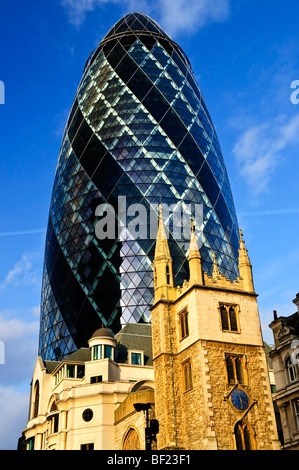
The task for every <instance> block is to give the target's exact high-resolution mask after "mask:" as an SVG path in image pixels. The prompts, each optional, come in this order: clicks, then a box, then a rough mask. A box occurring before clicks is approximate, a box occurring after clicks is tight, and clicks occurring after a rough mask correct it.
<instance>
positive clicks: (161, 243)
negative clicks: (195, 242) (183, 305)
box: [153, 205, 175, 300]
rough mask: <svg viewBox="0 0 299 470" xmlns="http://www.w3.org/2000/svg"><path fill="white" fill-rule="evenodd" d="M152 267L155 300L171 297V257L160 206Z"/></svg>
mask: <svg viewBox="0 0 299 470" xmlns="http://www.w3.org/2000/svg"><path fill="white" fill-rule="evenodd" d="M153 268H154V288H155V300H159V299H162V298H164V299H168V300H169V299H170V298H172V297H173V295H174V294H173V292H172V290H173V291H175V289H174V280H173V267H172V258H171V255H170V250H169V245H168V240H167V236H166V229H165V226H164V221H163V214H162V206H161V205H160V207H159V226H158V234H157V240H156V248H155V257H154V261H153Z"/></svg>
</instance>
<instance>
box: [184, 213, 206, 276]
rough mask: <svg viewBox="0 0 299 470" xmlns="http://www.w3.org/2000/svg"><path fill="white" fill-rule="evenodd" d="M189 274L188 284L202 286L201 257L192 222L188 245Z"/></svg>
mask: <svg viewBox="0 0 299 470" xmlns="http://www.w3.org/2000/svg"><path fill="white" fill-rule="evenodd" d="M188 261H189V272H190V284H199V285H203V275H202V263H201V255H200V251H199V249H198V244H197V240H196V236H195V227H194V222H193V220H192V221H191V237H190V245H189V257H188Z"/></svg>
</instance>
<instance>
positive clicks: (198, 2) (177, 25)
mask: <svg viewBox="0 0 299 470" xmlns="http://www.w3.org/2000/svg"><path fill="white" fill-rule="evenodd" d="M157 9H158V11H159V13H158V16H159V21H160V23H161V26H163V28H164V29H165V30H166V31H167V32H168V33H169V34H170V35H172V34H177V33H180V32H185V33H193V32H194V31H196V30H199V29H201V28H202V27H204V26H205V25H207V24H209V23H212V22H221V21H224V20H226V19H227V18H228V17H229V14H230V8H229V0H189V1H188V2H186V1H185V0H159V1H158V2H157Z"/></svg>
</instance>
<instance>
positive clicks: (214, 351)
mask: <svg viewBox="0 0 299 470" xmlns="http://www.w3.org/2000/svg"><path fill="white" fill-rule="evenodd" d="M239 254H240V256H239V270H240V277H239V278H238V279H237V280H236V281H235V282H233V283H232V282H231V281H230V280H228V279H226V278H225V276H223V275H222V274H221V273H220V271H219V269H218V266H217V260H216V258H215V259H214V270H213V275H212V276H208V275H207V273H205V272H202V266H201V256H200V252H199V250H198V246H197V242H196V237H195V231H194V227H193V229H192V233H191V241H190V247H189V267H190V278H189V279H187V280H186V281H185V282H184V284H183V285H182V286H181V287H179V286H175V285H174V276H173V267H172V259H171V253H170V252H169V247H168V242H167V237H166V233H165V228H164V223H163V220H162V217H161V216H160V221H159V231H158V236H157V242H156V251H155V259H154V262H153V268H154V284H155V301H154V304H153V306H152V324H151V325H142V324H128V325H126V326H125V327H124V328H123V329H122V330H121V331H120V332H119V334H117V335H116V336H115V337H114V336H113V335H112V334H111V333H110V332H109V331H108V330H107V329H105V328H100V329H99V330H97V331H96V332H95V334H94V335H93V337H92V338H91V339H90V341H89V347H88V348H82V349H80V350H78V351H77V352H75V353H73V354H71V355H70V356H69V357H68V358H67V359H66V360H63V361H61V362H47V361H42V360H41V359H40V358H38V360H37V363H36V367H35V371H34V374H33V380H32V392H31V404H30V417H29V421H28V424H27V427H26V429H25V430H24V432H23V434H24V437H25V439H26V442H27V448H34V449H68V450H80V449H84V450H91V449H95V450H101V449H103V450H104V449H109V450H113V449H114V450H121V449H127V450H129V449H145V448H146V445H147V446H148V445H149V444H148V443H149V439H150V440H151V444H150V445H151V448H152V449H158V450H162V449H185V450H210V449H211V450H237V449H248V450H249V449H252V450H255V449H257V450H272V449H279V446H280V443H279V441H278V437H277V430H276V422H275V416H274V410H273V402H272V395H271V387H270V381H269V374H268V366H267V361H266V355H265V349H264V343H263V340H262V334H261V327H260V320H259V313H258V307H257V295H256V293H255V291H254V286H253V280H252V269H251V265H250V261H249V258H248V254H247V250H246V248H245V245H244V241H243V239H242V235H241V234H240V251H239ZM136 404H139V408H138V406H136ZM140 404H141V405H140ZM140 407H141V410H142V411H138V409H140ZM157 420H158V423H159V432H158V433H157V427H156V425H157ZM145 428H147V430H146V433H145ZM156 433H157V434H156ZM145 434H146V436H147V437H146V438H145ZM146 442H147V444H146ZM147 448H148V447H147Z"/></svg>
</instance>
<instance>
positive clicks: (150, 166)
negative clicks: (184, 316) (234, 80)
mask: <svg viewBox="0 0 299 470" xmlns="http://www.w3.org/2000/svg"><path fill="white" fill-rule="evenodd" d="M120 200H122V201H125V208H126V209H127V208H128V207H132V204H142V205H143V206H144V207H145V208H146V210H147V211H149V212H148V213H150V210H153V211H157V206H158V204H160V203H164V204H167V205H169V206H176V205H182V207H185V206H189V207H190V206H192V205H193V206H195V205H196V204H197V205H202V207H203V225H202V243H203V245H202V248H201V255H202V261H203V267H204V270H205V271H207V272H209V273H211V267H212V261H213V256H212V255H213V252H215V253H216V256H217V260H218V264H219V267H220V269H221V270H222V272H223V273H224V274H226V275H227V277H229V278H231V279H234V278H235V277H236V276H237V275H238V267H237V266H238V263H237V260H238V237H237V234H238V227H237V220H236V215H235V209H234V204H233V198H232V194H231V190H230V184H229V180H228V176H227V171H226V168H225V164H224V160H223V156H222V153H221V149H220V145H219V142H218V138H217V135H216V132H215V129H214V126H213V123H212V120H211V117H210V115H209V112H208V110H207V107H206V105H205V102H204V99H203V97H202V94H201V92H200V90H199V88H198V85H197V83H196V82H195V80H194V77H193V73H192V70H191V66H190V63H189V61H188V59H187V57H186V56H185V54H184V53H183V51H182V50H181V48H180V47H179V46H178V45H177V44H176V43H175V42H173V41H172V40H171V38H170V37H169V36H168V35H167V34H166V33H165V32H164V31H163V30H162V29H161V27H160V26H159V25H158V24H157V23H156V22H155V21H153V20H152V19H151V18H149V17H148V16H146V15H144V14H141V13H132V14H129V15H126V16H125V17H124V18H122V19H121V20H120V21H118V22H117V23H116V24H115V25H114V26H113V28H112V29H111V30H110V31H109V32H108V33H107V35H106V36H105V37H104V39H103V40H102V42H101V43H100V44H99V46H98V48H97V50H96V51H95V52H93V53H92V55H91V57H90V58H89V60H88V61H87V63H86V65H85V69H84V74H83V77H82V80H81V82H80V85H79V87H78V91H77V94H76V96H75V99H74V103H73V106H72V109H71V112H70V115H69V118H68V121H67V125H66V129H65V132H64V136H63V141H62V145H61V151H60V155H59V160H58V165H57V169H56V174H55V179H54V186H53V193H52V199H51V206H50V214H49V222H48V230H47V238H46V248H45V260H44V275H43V286H42V302H41V327H40V342H39V354H40V355H41V356H42V357H43V358H44V359H48V360H54V359H61V358H63V357H65V356H66V355H68V354H69V353H70V352H72V351H74V350H76V349H77V348H79V347H81V346H86V341H87V340H88V339H89V338H90V336H91V334H92V333H93V331H94V330H95V329H96V328H98V327H99V326H101V324H103V325H104V326H107V327H108V328H110V329H111V330H112V331H113V332H115V333H116V332H117V331H119V329H120V328H121V324H124V323H126V322H149V321H150V311H149V307H150V306H151V303H152V301H153V275H152V266H151V262H152V260H153V255H154V246H155V237H152V238H151V237H150V236H144V237H143V238H142V237H140V238H138V239H136V237H135V239H134V237H131V238H130V237H127V238H126V237H124V238H121V237H120V238H117V237H115V238H113V237H110V238H106V239H99V237H98V236H97V234H96V226H97V222H98V220H99V217H98V215H97V216H96V215H95V214H96V208H97V207H98V206H99V205H101V204H106V205H107V207H108V205H109V207H113V208H115V220H116V223H117V222H118V217H119V211H118V208H119V201H120ZM129 220H130V217H129V216H128V221H129ZM146 223H149V222H148V221H147V222H146ZM169 223H170V225H171V216H170V218H169ZM127 227H129V224H128V225H127ZM128 230H129V231H130V229H129V228H128ZM143 233H144V232H143ZM169 243H170V250H171V253H172V256H173V261H174V269H175V276H176V282H177V284H180V283H181V282H182V281H183V280H184V279H185V278H187V276H188V262H187V253H186V244H185V241H184V239H181V240H178V239H176V237H174V236H171V234H170V240H169Z"/></svg>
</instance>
